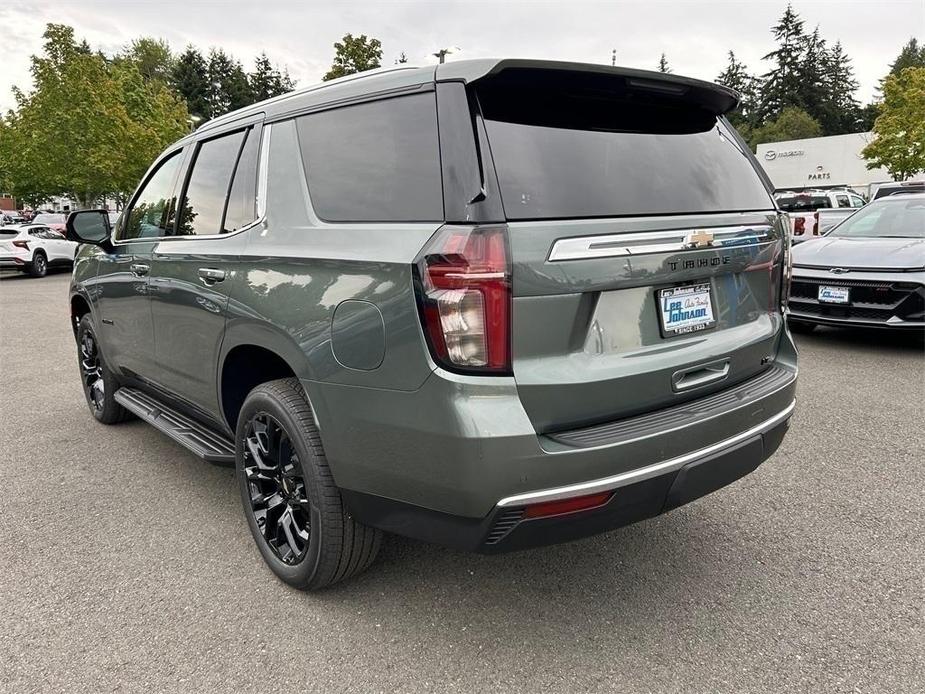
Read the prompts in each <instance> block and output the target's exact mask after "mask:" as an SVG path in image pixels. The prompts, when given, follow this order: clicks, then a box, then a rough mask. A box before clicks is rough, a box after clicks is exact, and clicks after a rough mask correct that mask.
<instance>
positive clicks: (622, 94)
mask: <svg viewBox="0 0 925 694" xmlns="http://www.w3.org/2000/svg"><path fill="white" fill-rule="evenodd" d="M506 73H509V74H508V75H506ZM632 89H633V87H632V86H628V85H627V83H626V82H625V81H624V80H623V79H622V78H614V77H612V76H608V75H589V74H582V73H562V74H553V73H550V72H548V71H536V72H534V71H530V70H525V71H518V70H509V71H503V72H502V73H500V75H499V76H498V77H496V78H492V79H489V80H486V81H484V82H483V83H481V86H479V87H477V95H478V98H479V103H480V106H481V109H482V113H483V116H484V118H485V121H486V128H487V131H488V139H489V142H490V144H491V154H492V157H493V159H494V163H495V169H496V171H497V174H498V179H499V183H500V186H501V197H502V201H503V203H504V210H505V214H506V216H507V217H508V218H511V219H545V218H563V217H600V216H619V215H637V214H672V213H684V212H714V211H726V210H756V209H768V208H770V207H771V206H772V204H771V200H770V196H769V195H768V192H767V190H766V189H765V188H764V185H763V183H762V181H761V178H760V177H759V175H758V173H757V172H756V171H755V169H754V168H753V166H752V164H751V162H750V160H749V158H748V156H747V155H746V154H745V153H744V152H743V151H742V150H741V149H740V147H739V146H738V145H737V144H736V142H735V141H734V139H733V137H732V136H731V133H729V131H727V130H725V126H723V125H722V124H720V123H719V121H718V120H717V119H716V118H715V117H714V116H712V115H710V114H709V113H708V112H706V111H704V110H703V109H700V108H699V107H697V106H695V105H691V104H685V103H679V102H678V101H677V100H672V99H667V98H665V97H661V96H659V95H658V94H657V93H653V92H648V93H646V94H641V93H638V92H634V91H632Z"/></svg>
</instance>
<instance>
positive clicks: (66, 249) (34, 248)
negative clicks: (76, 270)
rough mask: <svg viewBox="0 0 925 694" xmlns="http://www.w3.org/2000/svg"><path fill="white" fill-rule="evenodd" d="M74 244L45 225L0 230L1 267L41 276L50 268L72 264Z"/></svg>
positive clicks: (11, 227) (74, 250)
mask: <svg viewBox="0 0 925 694" xmlns="http://www.w3.org/2000/svg"><path fill="white" fill-rule="evenodd" d="M76 252H77V244H76V243H74V242H73V241H68V240H67V239H66V238H64V236H62V235H61V234H60V233H58V232H57V231H55V230H53V229H51V228H50V227H48V226H45V225H44V224H19V225H16V226H5V227H0V268H3V269H14V270H21V271H23V272H28V273H29V274H30V275H32V276H33V277H43V276H44V275H45V273H47V272H48V268H49V267H53V266H55V265H70V264H71V263H73V262H74V254H75V253H76Z"/></svg>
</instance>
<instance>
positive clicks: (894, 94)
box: [862, 67, 925, 181]
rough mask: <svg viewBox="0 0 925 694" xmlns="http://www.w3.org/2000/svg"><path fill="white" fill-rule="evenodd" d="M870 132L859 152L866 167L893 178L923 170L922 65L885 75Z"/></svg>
mask: <svg viewBox="0 0 925 694" xmlns="http://www.w3.org/2000/svg"><path fill="white" fill-rule="evenodd" d="M874 134H875V135H876V138H875V139H874V141H873V142H871V143H870V144H869V145H867V147H865V148H864V151H863V152H862V155H863V156H864V158H865V159H867V168H868V169H874V168H879V167H883V168H885V169H886V170H887V171H889V172H890V175H891V176H892V177H893V180H896V181H905V180H907V179H909V178H911V177H912V176H914V175H915V174H917V173H919V172H921V171H925V67H907V68H904V69H903V70H902V71H901V72H900V73H899V74H898V75H890V76H888V77H887V78H886V81H885V82H884V83H883V106H882V111H881V113H880V115H879V116H878V117H877V120H876V121H875V122H874Z"/></svg>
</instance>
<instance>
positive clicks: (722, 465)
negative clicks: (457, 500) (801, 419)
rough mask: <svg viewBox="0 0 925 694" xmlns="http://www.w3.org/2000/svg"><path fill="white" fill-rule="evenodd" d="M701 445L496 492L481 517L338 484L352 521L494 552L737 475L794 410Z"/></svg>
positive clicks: (756, 460) (666, 506)
mask: <svg viewBox="0 0 925 694" xmlns="http://www.w3.org/2000/svg"><path fill="white" fill-rule="evenodd" d="M794 405H795V403H794V402H791V403H790V405H788V406H787V407H786V408H785V409H784V410H782V411H781V412H779V413H778V414H776V415H774V416H773V417H771V418H770V419H768V420H766V421H765V422H763V423H762V424H761V425H759V426H757V427H754V428H752V429H750V430H747V431H745V432H742V433H740V434H737V435H736V436H733V437H730V438H729V439H727V440H725V441H722V442H720V443H718V444H714V445H713V446H710V447H708V448H706V449H702V450H698V451H694V452H692V453H689V454H686V455H684V456H680V457H678V458H673V459H670V460H666V461H662V462H660V463H656V464H653V465H649V466H646V467H644V468H639V469H637V470H634V471H632V472H630V473H625V474H622V475H615V476H613V477H610V478H605V479H599V480H590V481H586V482H584V483H580V484H576V485H570V486H567V487H559V488H552V489H544V490H538V491H535V492H530V493H526V494H520V495H516V496H512V497H508V498H505V499H501V500H500V501H499V502H498V504H497V505H496V506H495V508H494V509H492V511H491V513H489V514H488V515H487V516H486V517H485V518H481V519H477V518H467V517H464V516H455V515H452V514H445V513H439V512H436V511H433V510H431V509H426V508H421V507H418V506H414V505H411V504H406V503H402V502H398V501H394V500H391V499H385V498H383V497H377V496H373V495H369V494H363V493H358V492H352V491H344V492H343V494H344V500H345V502H346V503H347V505H348V507H349V508H350V511H351V514H352V515H353V516H354V517H355V518H357V520H359V521H361V522H363V523H366V524H367V525H372V526H374V527H377V528H381V529H382V530H385V531H387V532H392V533H396V534H400V535H406V536H410V537H414V538H417V539H421V540H425V541H428V542H435V543H437V544H441V545H445V546H450V547H455V548H458V549H463V550H469V551H475V552H480V553H483V554H496V553H502V552H509V551H514V550H520V549H527V548H530V547H538V546H544V545H551V544H556V543H559V542H568V541H570V540H576V539H580V538H583V537H588V536H591V535H595V534H597V533H601V532H606V531H608V530H613V529H615V528H619V527H622V526H625V525H630V524H632V523H636V522H638V521H641V520H645V519H648V518H652V517H654V516H657V515H659V514H661V513H664V512H666V511H670V510H672V509H674V508H677V507H679V506H682V505H684V504H686V503H689V502H691V501H694V500H695V499H698V498H700V497H702V496H704V495H706V494H709V493H710V492H713V491H716V490H717V489H720V488H722V487H724V486H726V485H728V484H730V483H731V482H734V481H735V480H738V479H740V478H741V477H744V476H745V475H747V474H748V473H750V472H752V471H753V470H755V469H756V468H757V467H758V466H759V465H760V464H761V463H762V462H764V461H765V460H767V458H769V457H770V456H771V455H772V454H773V453H774V451H776V450H777V448H778V446H780V443H781V441H782V440H783V438H784V434H785V433H786V431H787V428H788V426H789V422H790V416H791V414H792V412H793V409H794ZM603 491H608V492H612V496H611V497H610V499H609V500H608V501H607V502H606V503H605V504H603V505H602V506H598V507H596V508H594V509H591V510H588V511H580V512H576V513H570V514H564V515H558V516H553V517H548V518H527V517H526V516H525V507H526V506H527V505H528V504H530V503H536V502H538V501H549V500H553V499H563V498H569V497H571V496H575V495H579V494H590V493H594V492H603Z"/></svg>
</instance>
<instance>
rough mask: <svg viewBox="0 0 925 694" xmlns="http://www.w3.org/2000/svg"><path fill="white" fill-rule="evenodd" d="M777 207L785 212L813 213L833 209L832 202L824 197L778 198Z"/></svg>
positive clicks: (798, 196)
mask: <svg viewBox="0 0 925 694" xmlns="http://www.w3.org/2000/svg"><path fill="white" fill-rule="evenodd" d="M777 206H778V207H780V208H781V209H782V210H783V211H784V212H813V211H814V210H822V209H827V208H829V207H831V206H832V201H831V200H829V199H828V198H827V197H826V196H824V195H795V196H792V197H782V198H777Z"/></svg>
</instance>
